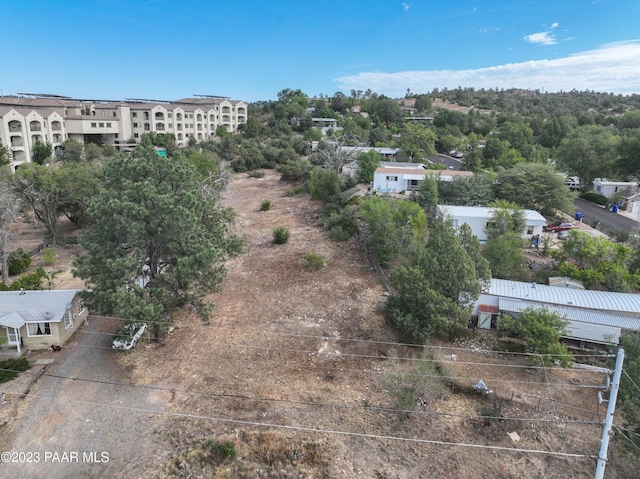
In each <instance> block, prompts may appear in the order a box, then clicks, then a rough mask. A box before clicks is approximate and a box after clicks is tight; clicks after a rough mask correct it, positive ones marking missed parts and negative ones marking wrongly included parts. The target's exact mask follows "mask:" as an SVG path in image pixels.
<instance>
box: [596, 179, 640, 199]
mask: <svg viewBox="0 0 640 479" xmlns="http://www.w3.org/2000/svg"><path fill="white" fill-rule="evenodd" d="M637 187H638V184H637V183H635V182H633V181H609V180H607V179H603V178H596V179H595V180H593V191H595V192H596V193H600V194H601V195H603V196H606V197H607V198H609V199H612V198H613V197H614V196H615V195H617V194H622V193H626V192H628V191H630V190H633V189H636V188H637Z"/></svg>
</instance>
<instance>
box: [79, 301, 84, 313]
mask: <svg viewBox="0 0 640 479" xmlns="http://www.w3.org/2000/svg"><path fill="white" fill-rule="evenodd" d="M82 313H84V299H82V298H80V299H79V300H78V314H82Z"/></svg>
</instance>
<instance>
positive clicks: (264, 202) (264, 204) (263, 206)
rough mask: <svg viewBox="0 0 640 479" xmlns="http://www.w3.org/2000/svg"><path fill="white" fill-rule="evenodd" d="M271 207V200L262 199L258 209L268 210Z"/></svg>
mask: <svg viewBox="0 0 640 479" xmlns="http://www.w3.org/2000/svg"><path fill="white" fill-rule="evenodd" d="M270 209H271V200H262V203H260V211H269V210H270Z"/></svg>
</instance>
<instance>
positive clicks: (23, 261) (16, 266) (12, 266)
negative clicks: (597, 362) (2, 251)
mask: <svg viewBox="0 0 640 479" xmlns="http://www.w3.org/2000/svg"><path fill="white" fill-rule="evenodd" d="M30 264H31V255H30V254H29V253H27V252H25V251H24V250H23V249H22V248H18V249H17V250H15V251H14V252H13V253H11V254H10V255H9V276H14V275H16V274H20V273H23V272H24V271H26V270H27V268H28V267H29V265H30Z"/></svg>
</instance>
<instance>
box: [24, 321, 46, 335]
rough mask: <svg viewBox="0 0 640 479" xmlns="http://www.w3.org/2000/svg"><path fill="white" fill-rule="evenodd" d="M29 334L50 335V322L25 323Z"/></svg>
mask: <svg viewBox="0 0 640 479" xmlns="http://www.w3.org/2000/svg"><path fill="white" fill-rule="evenodd" d="M27 333H28V334H29V336H51V323H27Z"/></svg>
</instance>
